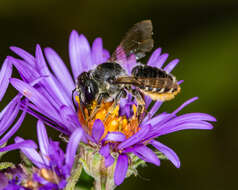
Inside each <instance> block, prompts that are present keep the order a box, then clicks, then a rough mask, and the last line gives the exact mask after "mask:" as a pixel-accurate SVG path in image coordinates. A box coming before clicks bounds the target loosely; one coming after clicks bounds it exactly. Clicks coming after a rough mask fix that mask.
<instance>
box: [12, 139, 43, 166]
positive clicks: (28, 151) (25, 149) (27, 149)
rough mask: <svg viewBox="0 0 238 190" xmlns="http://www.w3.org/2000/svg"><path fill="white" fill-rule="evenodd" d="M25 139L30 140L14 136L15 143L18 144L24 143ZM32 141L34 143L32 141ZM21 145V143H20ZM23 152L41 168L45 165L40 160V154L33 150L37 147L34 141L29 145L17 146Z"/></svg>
mask: <svg viewBox="0 0 238 190" xmlns="http://www.w3.org/2000/svg"><path fill="white" fill-rule="evenodd" d="M26 141H30V140H24V139H23V138H21V137H16V138H15V144H20V143H24V142H26ZM32 143H34V142H33V141H32ZM20 145H21V144H20ZM18 148H19V149H20V150H21V151H22V152H23V153H24V154H25V156H26V157H27V158H28V159H29V160H31V162H33V163H34V164H35V165H36V166H37V167H39V168H42V167H45V165H44V161H43V160H42V157H41V155H40V154H39V153H38V152H37V151H36V150H35V149H36V148H37V145H36V144H35V143H34V144H33V145H29V146H26V147H24V146H19V147H18Z"/></svg>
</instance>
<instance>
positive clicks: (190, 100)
mask: <svg viewBox="0 0 238 190" xmlns="http://www.w3.org/2000/svg"><path fill="white" fill-rule="evenodd" d="M197 99H198V97H194V98H191V99H189V100H187V101H186V102H184V103H183V104H182V105H181V106H179V107H178V108H177V109H176V110H174V111H173V113H172V114H174V115H176V114H177V113H178V112H179V111H181V110H182V109H183V108H184V107H186V106H187V105H189V104H191V103H192V102H194V101H195V100H197Z"/></svg>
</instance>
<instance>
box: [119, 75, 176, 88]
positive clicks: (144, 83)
mask: <svg viewBox="0 0 238 190" xmlns="http://www.w3.org/2000/svg"><path fill="white" fill-rule="evenodd" d="M114 83H115V84H131V85H133V86H135V87H138V88H141V89H143V88H145V87H150V88H158V89H159V88H160V89H161V88H164V87H165V86H166V85H169V84H170V85H171V84H172V81H171V80H170V79H169V78H135V77H133V76H131V77H130V76H125V77H119V78H117V79H116V80H115V82H114Z"/></svg>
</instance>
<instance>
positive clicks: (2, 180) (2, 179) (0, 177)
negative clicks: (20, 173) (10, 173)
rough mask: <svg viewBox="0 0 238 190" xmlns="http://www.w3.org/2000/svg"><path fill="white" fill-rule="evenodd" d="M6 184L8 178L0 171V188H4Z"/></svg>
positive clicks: (1, 189) (2, 189) (3, 189)
mask: <svg viewBox="0 0 238 190" xmlns="http://www.w3.org/2000/svg"><path fill="white" fill-rule="evenodd" d="M7 185H8V178H7V176H6V175H5V174H3V173H0V190H5V189H6V187H7ZM13 190H14V189H13Z"/></svg>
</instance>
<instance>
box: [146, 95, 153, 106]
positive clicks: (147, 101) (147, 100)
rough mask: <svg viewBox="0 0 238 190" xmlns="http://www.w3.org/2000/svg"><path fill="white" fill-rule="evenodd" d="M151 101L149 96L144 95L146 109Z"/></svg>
mask: <svg viewBox="0 0 238 190" xmlns="http://www.w3.org/2000/svg"><path fill="white" fill-rule="evenodd" d="M151 102H152V99H151V98H150V97H149V96H145V105H146V109H148V107H149V105H150V103H151Z"/></svg>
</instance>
